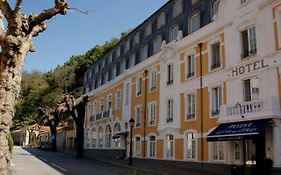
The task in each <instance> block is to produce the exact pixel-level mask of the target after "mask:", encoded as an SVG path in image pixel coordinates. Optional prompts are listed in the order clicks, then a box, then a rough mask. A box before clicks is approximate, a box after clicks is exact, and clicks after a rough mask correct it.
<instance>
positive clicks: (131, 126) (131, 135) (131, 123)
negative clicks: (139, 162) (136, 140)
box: [129, 118, 135, 165]
mask: <svg viewBox="0 0 281 175" xmlns="http://www.w3.org/2000/svg"><path fill="white" fill-rule="evenodd" d="M129 125H130V133H131V134H130V156H129V165H133V162H132V139H133V127H134V125H135V120H134V119H133V118H131V119H130V120H129Z"/></svg>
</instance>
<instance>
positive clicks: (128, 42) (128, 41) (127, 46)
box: [125, 40, 130, 52]
mask: <svg viewBox="0 0 281 175" xmlns="http://www.w3.org/2000/svg"><path fill="white" fill-rule="evenodd" d="M129 50H130V40H127V41H126V43H125V52H127V51H129Z"/></svg>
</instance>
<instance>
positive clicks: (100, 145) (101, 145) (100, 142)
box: [98, 126, 103, 148]
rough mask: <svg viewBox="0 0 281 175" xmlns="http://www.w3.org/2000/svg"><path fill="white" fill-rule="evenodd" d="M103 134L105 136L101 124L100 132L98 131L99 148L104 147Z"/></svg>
mask: <svg viewBox="0 0 281 175" xmlns="http://www.w3.org/2000/svg"><path fill="white" fill-rule="evenodd" d="M102 136H103V130H102V127H101V126H100V128H99V133H98V137H99V138H98V146H99V148H102V147H103V138H102Z"/></svg>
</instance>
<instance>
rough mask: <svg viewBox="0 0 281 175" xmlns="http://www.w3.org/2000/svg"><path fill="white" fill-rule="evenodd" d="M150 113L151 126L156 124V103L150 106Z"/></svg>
mask: <svg viewBox="0 0 281 175" xmlns="http://www.w3.org/2000/svg"><path fill="white" fill-rule="evenodd" d="M148 111H149V125H150V126H151V125H155V124H156V103H155V102H153V103H150V104H148Z"/></svg>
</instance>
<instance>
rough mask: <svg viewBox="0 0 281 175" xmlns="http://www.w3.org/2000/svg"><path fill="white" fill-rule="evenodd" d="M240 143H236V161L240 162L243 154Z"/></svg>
mask: <svg viewBox="0 0 281 175" xmlns="http://www.w3.org/2000/svg"><path fill="white" fill-rule="evenodd" d="M240 147H241V146H240V143H239V142H238V141H235V142H234V160H236V161H237V160H240V159H241V155H240V154H241V152H240Z"/></svg>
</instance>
